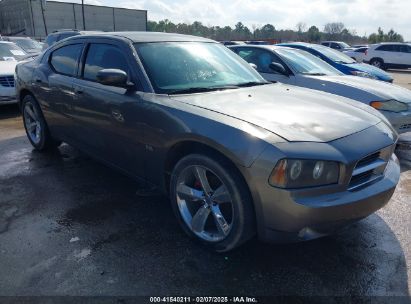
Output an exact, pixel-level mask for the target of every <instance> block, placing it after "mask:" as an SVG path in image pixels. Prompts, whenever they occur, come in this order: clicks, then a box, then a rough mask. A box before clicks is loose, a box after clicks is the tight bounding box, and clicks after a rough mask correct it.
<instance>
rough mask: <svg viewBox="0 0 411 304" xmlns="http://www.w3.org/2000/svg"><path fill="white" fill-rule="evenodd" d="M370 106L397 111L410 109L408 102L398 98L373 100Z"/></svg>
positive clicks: (381, 109)
mask: <svg viewBox="0 0 411 304" xmlns="http://www.w3.org/2000/svg"><path fill="white" fill-rule="evenodd" d="M370 106H372V107H373V108H374V109H377V110H380V111H390V112H397V113H398V112H404V111H407V110H408V105H407V104H406V103H403V102H400V101H397V100H387V101H373V102H371V103H370Z"/></svg>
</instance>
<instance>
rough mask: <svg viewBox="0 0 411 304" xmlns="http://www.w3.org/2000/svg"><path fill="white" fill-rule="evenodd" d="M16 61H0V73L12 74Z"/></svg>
mask: <svg viewBox="0 0 411 304" xmlns="http://www.w3.org/2000/svg"><path fill="white" fill-rule="evenodd" d="M18 63H19V62H18V61H0V75H14V70H15V69H16V65H17V64H18Z"/></svg>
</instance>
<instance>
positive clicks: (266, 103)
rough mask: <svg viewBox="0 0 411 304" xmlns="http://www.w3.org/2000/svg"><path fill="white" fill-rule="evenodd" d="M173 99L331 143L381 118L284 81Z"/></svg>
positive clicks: (288, 135)
mask: <svg viewBox="0 0 411 304" xmlns="http://www.w3.org/2000/svg"><path fill="white" fill-rule="evenodd" d="M171 98H172V99H174V100H177V101H180V102H184V103H187V104H190V105H193V106H196V107H201V108H204V109H208V110H211V111H214V112H218V113H221V114H224V115H228V116H231V117H234V118H237V119H240V120H243V121H246V122H248V123H251V124H254V125H257V126H259V127H262V128H264V129H266V130H268V131H271V132H273V133H275V134H277V135H278V136H281V137H282V138H284V139H286V140H288V141H310V142H328V141H332V140H335V139H338V138H342V137H345V136H348V135H350V134H353V133H356V132H359V131H362V130H364V129H367V128H369V127H371V126H373V125H376V124H378V123H379V122H380V121H381V119H379V118H378V117H377V116H375V115H373V114H371V112H367V111H364V110H363V109H361V107H357V106H356V105H357V104H359V103H358V102H356V101H353V100H350V99H347V98H344V97H339V96H336V95H332V94H328V93H323V92H319V91H315V90H309V89H305V88H298V87H295V86H288V85H283V84H271V85H264V86H256V87H252V88H243V89H236V90H227V91H220V92H211V93H200V94H190V95H174V96H171ZM361 106H362V105H361Z"/></svg>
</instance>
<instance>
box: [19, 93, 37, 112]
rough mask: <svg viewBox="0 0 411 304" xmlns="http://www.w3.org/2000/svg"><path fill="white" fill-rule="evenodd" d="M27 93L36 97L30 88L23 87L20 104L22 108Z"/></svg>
mask: <svg viewBox="0 0 411 304" xmlns="http://www.w3.org/2000/svg"><path fill="white" fill-rule="evenodd" d="M27 95H31V96H33V98H35V97H34V95H33V93H32V92H31V91H30V90H28V89H26V88H24V89H21V90H20V91H19V97H18V105H19V107H20V110H21V106H22V104H23V100H24V98H25V97H26V96H27Z"/></svg>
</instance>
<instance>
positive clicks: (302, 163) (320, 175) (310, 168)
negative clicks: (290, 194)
mask: <svg viewBox="0 0 411 304" xmlns="http://www.w3.org/2000/svg"><path fill="white" fill-rule="evenodd" d="M339 177H340V165H339V163H337V162H333V161H322V160H302V159H282V160H280V161H279V162H278V163H277V165H276V166H275V168H274V170H273V172H272V173H271V175H270V178H269V183H270V185H271V186H274V187H279V188H287V189H290V188H306V187H317V186H324V185H331V184H336V183H338V180H339Z"/></svg>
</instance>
